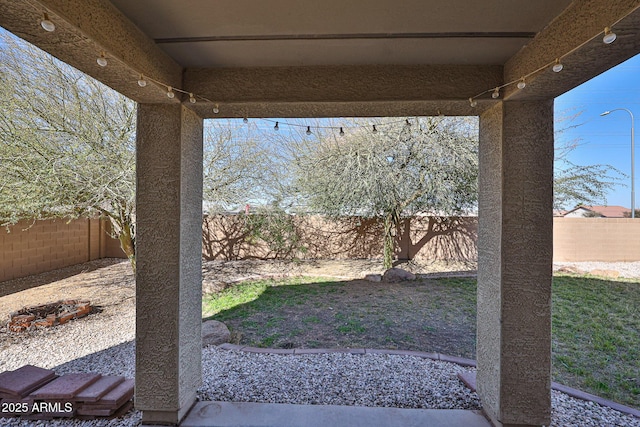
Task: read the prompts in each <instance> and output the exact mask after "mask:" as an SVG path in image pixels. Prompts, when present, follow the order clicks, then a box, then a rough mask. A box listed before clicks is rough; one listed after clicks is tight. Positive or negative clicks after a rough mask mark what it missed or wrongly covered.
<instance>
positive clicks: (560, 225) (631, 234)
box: [553, 218, 640, 262]
mask: <svg viewBox="0 0 640 427" xmlns="http://www.w3.org/2000/svg"><path fill="white" fill-rule="evenodd" d="M553 260H554V261H557V262H559V261H574V262H576V261H609V262H617V261H640V220H638V219H631V218H554V219H553Z"/></svg>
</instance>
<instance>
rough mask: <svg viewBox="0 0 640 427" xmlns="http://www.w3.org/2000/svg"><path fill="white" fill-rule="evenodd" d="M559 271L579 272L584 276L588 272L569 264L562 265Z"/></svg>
mask: <svg viewBox="0 0 640 427" xmlns="http://www.w3.org/2000/svg"><path fill="white" fill-rule="evenodd" d="M557 271H558V272H559V273H568V274H577V275H579V276H584V275H585V274H587V272H586V271H584V270H580V269H579V268H578V267H576V266H575V265H567V266H564V267H560V268H559V269H558V270H557Z"/></svg>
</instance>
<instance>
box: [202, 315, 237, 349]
mask: <svg viewBox="0 0 640 427" xmlns="http://www.w3.org/2000/svg"><path fill="white" fill-rule="evenodd" d="M230 336H231V334H230V333H229V328H227V325H225V324H224V323H222V322H218V321H217V320H207V321H206V322H203V323H202V346H203V347H206V346H208V345H220V344H224V343H226V342H229V338H230Z"/></svg>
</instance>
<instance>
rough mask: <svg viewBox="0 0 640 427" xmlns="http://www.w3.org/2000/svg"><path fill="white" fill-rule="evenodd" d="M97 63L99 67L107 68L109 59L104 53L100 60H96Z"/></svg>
mask: <svg viewBox="0 0 640 427" xmlns="http://www.w3.org/2000/svg"><path fill="white" fill-rule="evenodd" d="M96 62H97V63H98V65H99V66H101V67H106V66H107V58H106V57H105V55H104V52H102V53H101V54H100V56H99V57H98V59H96Z"/></svg>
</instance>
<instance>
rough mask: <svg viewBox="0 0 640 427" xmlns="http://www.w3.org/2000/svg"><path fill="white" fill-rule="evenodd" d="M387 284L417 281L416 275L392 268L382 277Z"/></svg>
mask: <svg viewBox="0 0 640 427" xmlns="http://www.w3.org/2000/svg"><path fill="white" fill-rule="evenodd" d="M382 280H384V281H385V282H402V281H403V280H416V275H415V274H413V273H411V272H409V271H407V270H403V269H401V268H395V267H394V268H390V269H388V270H387V271H385V272H384V274H383V275H382Z"/></svg>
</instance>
